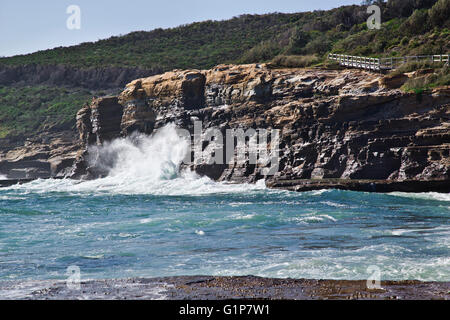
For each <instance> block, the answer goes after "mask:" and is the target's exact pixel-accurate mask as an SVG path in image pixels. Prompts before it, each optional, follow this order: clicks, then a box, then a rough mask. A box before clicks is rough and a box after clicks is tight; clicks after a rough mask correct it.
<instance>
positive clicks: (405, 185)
mask: <svg viewBox="0 0 450 320" xmlns="http://www.w3.org/2000/svg"><path fill="white" fill-rule="evenodd" d="M398 78H399V79H394V80H395V81H394V80H393V79H390V78H386V77H385V76H383V75H380V74H376V73H370V72H366V71H359V70H340V71H331V70H318V69H271V68H269V67H268V66H266V65H258V64H252V65H220V66H217V67H215V68H213V69H211V70H174V71H172V72H168V73H165V74H162V75H157V76H152V77H149V78H142V79H137V80H135V81H133V82H131V83H129V84H128V85H127V86H126V88H125V90H124V91H123V92H122V93H121V94H120V96H119V97H105V98H99V99H95V100H94V101H93V102H92V104H91V105H90V106H85V107H84V108H83V109H81V110H80V112H79V113H78V116H77V123H78V125H77V126H78V130H79V132H80V138H81V141H82V143H81V146H82V147H81V149H80V150H79V152H78V160H77V165H76V170H75V172H74V175H73V177H83V176H84V177H87V176H89V177H95V175H96V174H95V168H90V172H91V173H90V174H88V175H86V173H88V171H89V170H87V169H88V165H87V164H86V156H87V146H89V145H91V144H101V143H103V142H104V141H107V140H111V139H114V138H116V137H119V136H126V135H129V134H130V133H132V132H134V131H139V132H144V133H147V134H150V133H152V132H153V131H154V130H158V129H159V128H161V127H163V126H165V125H166V124H168V123H175V124H176V125H177V126H178V127H180V128H184V129H187V130H188V131H189V132H191V134H193V132H194V123H195V122H196V121H201V122H202V124H203V129H208V128H217V129H218V130H220V131H221V132H222V133H223V134H224V135H225V131H226V130H227V129H238V128H241V129H243V130H247V129H250V128H253V129H269V130H272V129H278V130H279V132H280V144H279V168H278V171H277V172H276V173H275V175H270V176H265V175H264V173H263V171H262V170H261V169H263V168H262V166H261V165H252V164H250V162H249V161H248V160H249V159H248V154H247V159H246V161H245V162H244V163H243V164H242V163H240V164H238V163H231V164H208V163H206V162H204V163H194V164H188V165H186V166H189V167H190V168H192V169H193V170H195V171H197V172H198V173H200V174H202V175H207V176H209V177H211V178H213V179H215V180H219V181H232V182H255V181H256V180H259V179H262V178H264V179H266V181H267V183H268V185H270V186H272V187H280V188H287V189H292V190H299V191H301V190H309V189H312V188H323V187H324V186H325V187H333V186H334V187H340V188H347V189H355V190H358V189H360V190H365V191H366V189H367V191H383V190H389V191H391V190H404V191H417V192H419V191H421V190H434V191H444V192H445V191H446V190H449V181H450V177H449V175H450V88H448V87H447V88H438V89H435V90H433V91H430V92H424V93H422V94H420V95H418V94H415V93H404V92H402V91H400V90H399V89H395V88H396V87H398V83H397V82H398V81H401V80H402V79H400V78H403V77H398ZM211 143H213V142H212V141H205V142H204V145H203V147H204V148H206V147H207V146H208V144H211ZM269 144H270V141H269ZM424 181H425V182H426V183H424ZM412 186H414V187H412Z"/></svg>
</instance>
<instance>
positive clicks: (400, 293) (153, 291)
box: [0, 276, 450, 300]
mask: <svg viewBox="0 0 450 320" xmlns="http://www.w3.org/2000/svg"><path fill="white" fill-rule="evenodd" d="M0 298H1V299H31V300H53V299H55V300H78V299H80V300H85V299H90V300H116V299H120V300H124V299H129V300H142V299H144V300H229V299H233V300H234V299H252V300H253V299H255V300H429V299H438V300H448V299H450V282H420V281H412V280H407V281H382V282H381V289H368V288H367V281H365V280H364V281H363V280H361V281H350V280H306V279H269V278H260V277H254V276H242V277H215V276H182V277H166V278H153V279H143V278H133V279H125V280H92V281H84V282H81V284H80V288H79V290H76V289H70V288H68V286H67V284H66V283H65V282H63V281H59V282H58V281H34V282H0Z"/></svg>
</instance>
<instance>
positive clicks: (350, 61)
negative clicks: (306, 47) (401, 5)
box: [328, 53, 450, 71]
mask: <svg viewBox="0 0 450 320" xmlns="http://www.w3.org/2000/svg"><path fill="white" fill-rule="evenodd" d="M328 59H330V60H333V61H337V62H339V64H340V65H341V66H346V67H352V68H360V69H367V70H376V71H382V70H393V69H396V68H398V67H399V66H401V65H402V64H405V63H408V62H412V61H417V62H425V61H428V62H432V63H435V62H436V63H445V64H447V65H448V64H449V61H450V55H448V54H440V55H431V56H406V57H392V58H367V57H359V56H349V55H344V54H333V53H330V54H329V55H328Z"/></svg>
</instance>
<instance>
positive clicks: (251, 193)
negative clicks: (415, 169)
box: [0, 126, 450, 281]
mask: <svg viewBox="0 0 450 320" xmlns="http://www.w3.org/2000/svg"><path fill="white" fill-rule="evenodd" d="M186 148H187V144H186V142H185V141H184V140H182V139H181V138H179V137H178V136H177V135H176V132H175V128H174V127H173V126H168V127H166V128H164V129H162V130H160V131H159V133H157V134H155V135H154V136H152V137H146V136H134V137H132V138H127V139H119V140H116V141H114V142H112V143H110V144H108V145H105V146H104V147H101V148H99V149H98V150H97V151H98V158H97V160H96V161H97V164H101V165H102V166H103V167H104V168H105V169H107V170H108V171H109V175H108V177H106V178H103V179H98V180H94V181H87V182H79V181H70V180H38V181H34V182H31V183H29V184H25V185H21V186H13V187H9V188H4V189H0V280H38V279H41V280H50V279H52V280H53V279H65V277H66V269H67V267H68V266H72V265H76V266H79V267H80V269H81V273H82V278H84V279H86V278H96V279H105V278H109V279H113V278H122V279H123V278H130V277H160V276H172V275H198V274H202V275H208V274H210V275H247V274H253V275H258V276H267V277H292V278H329V279H366V278H367V277H368V276H369V274H368V273H367V268H368V267H369V266H371V265H376V266H379V267H380V269H381V275H382V279H393V280H400V279H419V280H428V281H431V280H435V281H450V270H449V269H450V268H449V265H450V249H449V248H450V241H449V240H450V226H449V217H450V199H449V197H448V195H445V194H437V193H425V194H403V193H391V194H370V193H361V192H350V191H337V190H320V191H313V192H303V193H293V192H287V191H275V190H269V189H267V188H266V187H265V186H264V184H263V183H262V182H260V183H258V184H257V185H233V184H225V183H217V182H214V181H211V180H210V179H208V178H204V177H199V176H197V175H196V174H194V173H192V172H187V171H185V172H182V173H179V167H180V164H181V160H182V159H183V156H184V152H185V150H186ZM93 161H94V160H93Z"/></svg>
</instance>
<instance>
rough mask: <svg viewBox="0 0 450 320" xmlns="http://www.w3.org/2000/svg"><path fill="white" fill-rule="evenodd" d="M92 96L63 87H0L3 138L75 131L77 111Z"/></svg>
mask: <svg viewBox="0 0 450 320" xmlns="http://www.w3.org/2000/svg"><path fill="white" fill-rule="evenodd" d="M92 95H93V93H92V92H90V91H88V90H84V89H72V88H71V89H69V88H61V87H47V86H36V87H21V88H16V87H5V86H3V87H0V138H5V137H7V136H20V135H30V134H31V133H34V134H36V133H38V132H40V131H43V130H61V129H71V128H73V126H74V124H75V115H76V113H77V111H78V110H79V109H80V107H81V106H82V105H83V104H84V103H86V102H88V101H90V100H91V99H92Z"/></svg>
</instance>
